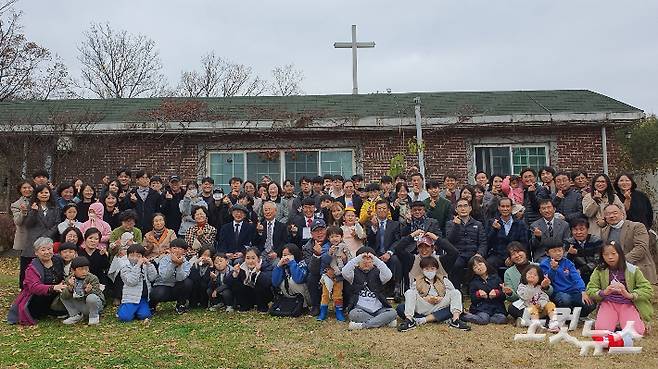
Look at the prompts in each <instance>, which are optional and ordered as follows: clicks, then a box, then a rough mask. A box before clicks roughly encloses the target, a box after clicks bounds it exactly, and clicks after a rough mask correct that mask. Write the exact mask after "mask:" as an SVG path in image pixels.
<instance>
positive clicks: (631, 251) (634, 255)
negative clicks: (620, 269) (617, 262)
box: [601, 220, 658, 284]
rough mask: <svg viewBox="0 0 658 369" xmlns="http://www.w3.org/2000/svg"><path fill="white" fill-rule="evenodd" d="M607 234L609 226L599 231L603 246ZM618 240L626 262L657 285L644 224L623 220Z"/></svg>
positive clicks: (657, 280) (654, 265)
mask: <svg viewBox="0 0 658 369" xmlns="http://www.w3.org/2000/svg"><path fill="white" fill-rule="evenodd" d="M609 234H610V226H607V227H605V228H603V229H602V230H601V239H602V240H603V243H604V244H606V243H607V242H608V235H609ZM619 239H620V241H621V247H622V249H623V250H624V254H625V255H626V261H628V262H629V263H631V264H633V265H635V266H637V267H638V268H640V270H641V271H642V274H644V277H645V278H646V279H647V280H649V282H651V283H653V284H655V283H658V279H657V278H656V264H655V263H654V261H653V257H652V256H651V250H649V233H648V232H647V228H646V227H645V226H644V224H642V223H638V222H631V221H630V220H625V221H624V224H623V225H622V226H621V234H620V236H619Z"/></svg>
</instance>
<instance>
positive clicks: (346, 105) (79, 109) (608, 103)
mask: <svg viewBox="0 0 658 369" xmlns="http://www.w3.org/2000/svg"><path fill="white" fill-rule="evenodd" d="M415 97H420V98H421V104H422V113H423V117H429V118H440V117H455V116H501V115H516V114H527V115H533V114H558V113H575V114H580V113H641V112H642V111H641V110H640V109H638V108H635V107H633V106H631V105H628V104H625V103H623V102H620V101H618V100H615V99H613V98H610V97H608V96H605V95H602V94H599V93H596V92H592V91H588V90H547V91H483V92H420V93H399V94H398V93H391V94H388V93H381V94H368V95H356V96H355V95H305V96H285V97H281V96H255V97H253V96H252V97H225V98H148V99H147V98H144V99H142V98H137V99H107V100H101V99H76V100H48V101H34V100H32V101H15V102H2V103H0V123H6V122H12V121H14V122H15V121H17V120H23V122H25V121H29V122H34V123H36V122H46V121H48V120H50V119H52V117H53V116H55V115H57V114H60V115H62V114H64V115H66V114H70V115H77V114H86V113H92V114H97V115H98V120H99V121H104V122H140V121H152V120H155V118H154V115H153V113H152V112H154V111H159V112H161V113H162V112H165V111H167V109H173V110H186V109H190V110H188V111H193V110H194V109H195V107H196V108H199V107H200V109H201V110H203V111H204V112H205V113H204V114H203V115H201V116H198V115H194V114H192V117H193V118H191V119H187V120H186V121H208V120H210V121H213V120H214V121H219V120H277V119H290V118H295V119H297V118H299V117H303V116H309V117H312V118H334V119H336V118H337V119H345V118H347V119H354V118H363V117H380V118H394V117H413V116H414V98H415ZM160 116H163V115H160ZM164 116H165V117H167V120H176V118H172V117H174V116H175V115H174V116H172V115H166V113H165V115H164ZM175 117H177V116H175ZM181 120H184V119H181Z"/></svg>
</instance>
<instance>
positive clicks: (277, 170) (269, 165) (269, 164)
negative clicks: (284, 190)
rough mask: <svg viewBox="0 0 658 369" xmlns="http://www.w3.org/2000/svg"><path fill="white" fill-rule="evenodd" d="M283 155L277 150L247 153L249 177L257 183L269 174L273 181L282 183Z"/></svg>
mask: <svg viewBox="0 0 658 369" xmlns="http://www.w3.org/2000/svg"><path fill="white" fill-rule="evenodd" d="M280 159H281V157H280V156H279V153H278V152H276V153H274V152H269V151H266V152H250V153H247V177H248V178H249V179H251V180H253V181H255V182H256V183H260V180H261V178H263V176H265V175H267V176H269V177H270V178H272V180H273V181H275V182H277V183H281V164H280V162H281V160H280Z"/></svg>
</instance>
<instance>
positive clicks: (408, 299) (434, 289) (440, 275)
mask: <svg viewBox="0 0 658 369" xmlns="http://www.w3.org/2000/svg"><path fill="white" fill-rule="evenodd" d="M421 240H423V241H422V242H423V243H424V244H425V245H426V244H428V243H431V242H432V241H431V240H429V239H428V238H427V237H423V238H422V239H421ZM419 242H421V241H419ZM419 268H420V270H422V274H421V275H417V276H416V277H415V282H414V285H413V286H412V288H410V289H409V290H407V291H406V292H405V293H404V298H405V300H404V305H403V306H404V315H405V320H404V321H403V322H402V323H401V324H400V326H399V327H398V330H399V331H400V332H406V331H408V330H411V329H414V328H416V326H418V325H422V324H425V323H430V322H434V321H443V320H448V319H450V318H449V315H448V316H445V315H444V314H443V312H444V310H445V308H446V307H449V308H450V313H451V314H452V319H450V323H449V325H450V327H452V328H457V329H460V330H463V331H468V330H470V329H471V328H470V327H469V326H468V324H466V323H465V322H463V321H462V320H460V319H459V316H460V315H461V313H462V311H463V306H462V294H461V292H459V290H457V289H455V287H454V286H453V285H452V283H451V282H450V280H449V279H448V273H447V272H446V271H445V269H443V266H442V265H441V263H440V262H439V260H438V259H437V258H436V257H434V256H433V255H432V256H425V257H422V258H421V259H420V263H419ZM418 316H419V317H418ZM437 316H439V318H438V319H437ZM439 319H440V320H439Z"/></svg>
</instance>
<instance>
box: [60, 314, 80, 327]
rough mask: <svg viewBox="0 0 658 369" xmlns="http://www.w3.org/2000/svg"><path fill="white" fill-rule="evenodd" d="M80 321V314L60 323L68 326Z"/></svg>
mask: <svg viewBox="0 0 658 369" xmlns="http://www.w3.org/2000/svg"><path fill="white" fill-rule="evenodd" d="M81 320H82V314H76V315H73V316H70V317H68V318H66V319H64V321H62V323H64V324H66V325H69V324H75V323H77V322H79V321H81Z"/></svg>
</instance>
